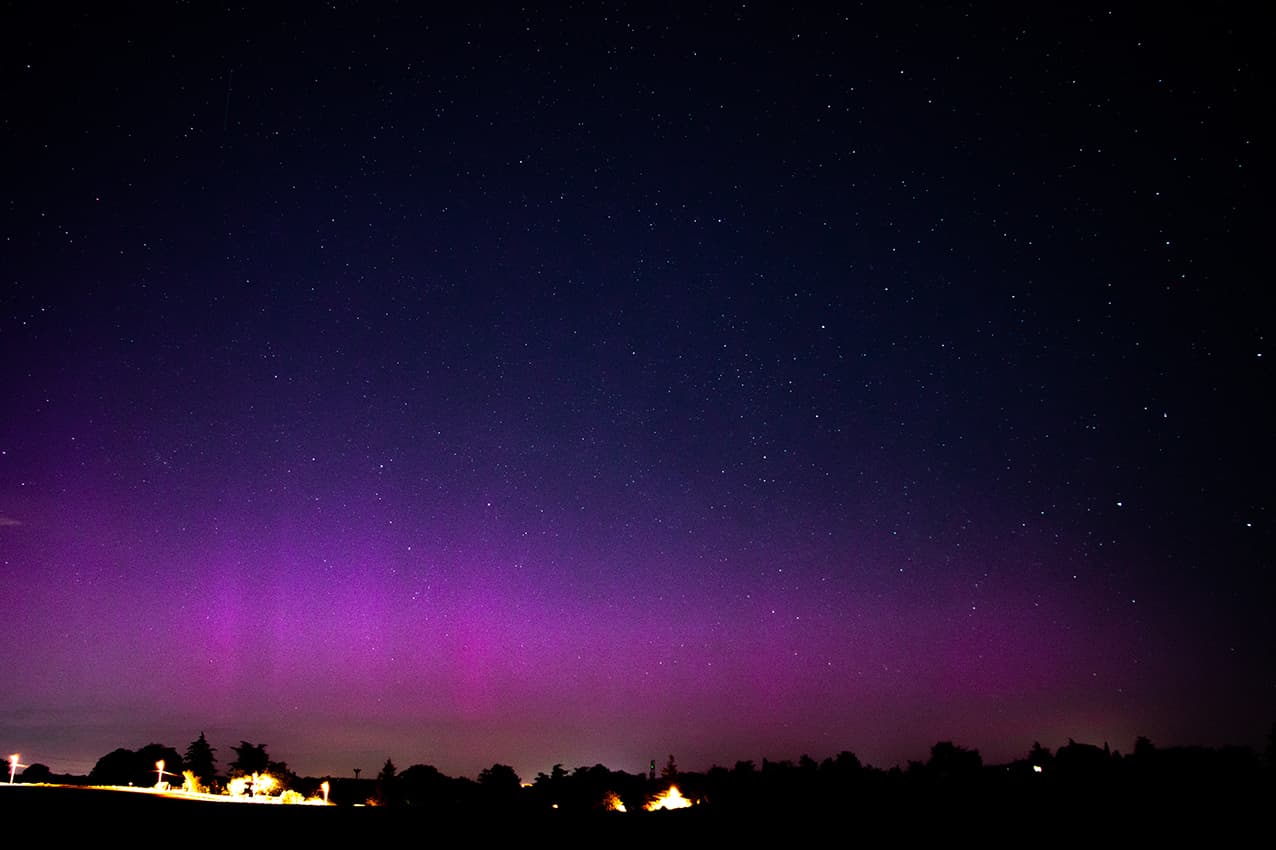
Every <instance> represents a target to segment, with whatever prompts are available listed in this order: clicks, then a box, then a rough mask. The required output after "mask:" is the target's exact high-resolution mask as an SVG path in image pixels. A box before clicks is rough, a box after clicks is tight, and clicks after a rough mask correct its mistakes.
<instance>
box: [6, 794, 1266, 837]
mask: <svg viewBox="0 0 1276 850" xmlns="http://www.w3.org/2000/svg"><path fill="white" fill-rule="evenodd" d="M1252 791H1253V792H1252V793H1248V792H1246V793H1226V794H1224V793H1218V794H1209V793H1207V794H1203V795H1202V794H1193V795H1175V794H1173V793H1170V794H1161V795H1156V796H1144V797H1142V798H1138V797H1129V796H1123V795H1120V794H1112V793H1102V794H1100V793H1094V794H1088V793H1080V794H1079V793H1075V792H1074V793H1069V794H1067V795H1060V796H1059V797H1057V798H1055V799H1048V798H1045V797H1042V796H1037V797H1035V798H1034V799H1029V798H1028V797H1026V796H1025V795H1015V796H1003V797H999V798H993V797H991V796H990V795H981V798H979V799H976V798H975V795H960V794H957V795H947V796H946V798H944V799H940V798H938V797H937V796H931V797H928V798H925V799H915V800H902V799H876V800H872V799H863V800H847V801H846V805H845V806H844V807H842V808H840V809H839V810H832V809H827V808H826V809H824V810H819V811H813V810H800V811H792V810H790V811H765V810H751V811H747V812H746V811H731V810H728V809H724V808H720V807H719V808H715V807H713V806H702V807H700V808H698V809H692V810H689V811H681V812H656V813H628V814H619V813H610V814H601V813H599V814H594V815H588V816H580V815H577V816H570V815H561V814H560V813H558V812H547V813H534V814H533V813H523V814H521V815H496V814H492V813H482V812H450V813H449V812H429V811H423V810H420V809H391V808H370V807H369V808H362V807H359V808H356V807H344V806H330V807H326V808H325V807H315V806H283V805H270V804H262V805H256V804H231V803H208V802H198V801H190V800H181V799H173V798H164V797H158V796H152V795H148V794H141V793H130V792H123V791H110V790H97V789H89V788H73V787H59V786H23V785H15V786H0V819H2V822H3V824H4V826H5V828H6V831H7V833H8V834H10V835H13V834H15V833H16V834H20V835H29V834H31V833H30V830H31V828H32V827H36V828H37V829H39V830H41V831H42V832H36V833H35V835H34V838H35V840H36V841H37V842H40V843H43V842H44V841H47V842H49V843H50V844H52V845H54V846H57V845H58V844H61V843H64V842H66V841H68V840H72V839H74V840H75V841H76V842H77V843H81V844H84V845H86V846H92V845H93V844H94V843H97V842H100V843H102V844H108V843H109V844H115V843H116V842H117V841H118V840H119V838H120V837H121V835H127V836H128V838H127V839H126V840H128V842H129V844H130V845H134V846H135V845H137V844H139V843H142V844H145V843H146V842H147V841H148V840H149V839H148V836H150V837H151V838H154V839H155V840H157V841H160V842H162V843H168V841H169V840H170V839H172V838H174V837H176V836H177V835H182V836H185V837H188V838H190V839H193V840H195V843H203V841H202V840H201V839H205V840H206V839H211V840H215V841H219V842H220V841H231V842H236V843H239V842H242V843H245V844H249V845H251V844H252V843H253V842H256V841H261V840H268V841H269V840H286V841H290V842H294V841H296V842H304V841H313V842H317V843H320V844H321V845H322V846H333V844H334V843H335V842H346V841H349V842H365V841H375V840H386V839H390V838H391V837H393V839H394V840H411V841H414V842H442V843H443V844H444V845H445V846H454V845H456V844H459V843H463V842H483V843H488V842H490V841H491V840H494V839H501V840H511V841H520V840H529V839H530V840H535V841H537V842H538V843H539V842H540V841H567V842H573V843H577V842H582V841H587V842H590V843H599V844H600V845H601V844H606V845H608V846H616V845H619V846H662V845H664V846H668V845H674V846H692V845H698V844H711V845H712V844H717V843H718V842H721V841H723V840H729V841H732V842H747V843H749V844H756V843H759V842H761V841H767V842H768V843H769V842H771V841H775V842H781V843H782V844H783V845H785V846H792V845H793V844H794V843H797V844H806V843H808V842H809V843H812V844H815V843H819V844H826V843H827V842H828V841H829V840H833V841H835V842H836V843H838V844H843V845H847V844H863V843H865V842H872V843H877V842H881V843H889V844H893V845H903V846H923V845H931V844H935V843H937V842H944V841H954V840H961V841H963V842H965V841H972V840H973V841H976V842H978V843H980V844H981V845H983V846H1007V847H1009V846H1020V847H1023V846H1029V847H1030V846H1039V845H1045V846H1060V845H1062V844H1065V843H1067V844H1076V843H1077V842H1086V843H1092V842H1093V843H1098V844H1100V845H1102V846H1111V845H1112V844H1113V843H1118V842H1119V843H1127V842H1129V843H1138V844H1141V845H1142V844H1144V843H1145V842H1147V841H1149V840H1157V841H1161V840H1171V839H1172V840H1176V843H1177V841H1181V840H1184V839H1196V840H1202V841H1209V842H1211V843H1214V842H1227V843H1232V842H1235V841H1241V840H1243V839H1245V837H1246V836H1248V835H1253V834H1255V833H1254V832H1253V830H1254V828H1256V827H1259V826H1260V824H1261V822H1263V821H1266V820H1269V819H1270V810H1271V807H1270V804H1271V799H1270V795H1268V794H1265V793H1262V791H1261V789H1252ZM1265 812H1266V813H1268V814H1266V815H1265V814H1264V813H1265ZM1260 834H1261V833H1260Z"/></svg>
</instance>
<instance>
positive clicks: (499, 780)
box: [478, 764, 522, 809]
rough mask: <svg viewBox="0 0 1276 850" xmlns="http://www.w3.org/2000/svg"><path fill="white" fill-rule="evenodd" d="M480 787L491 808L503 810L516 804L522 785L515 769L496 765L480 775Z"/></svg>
mask: <svg viewBox="0 0 1276 850" xmlns="http://www.w3.org/2000/svg"><path fill="white" fill-rule="evenodd" d="M478 785H479V791H480V792H481V793H482V795H483V798H484V800H485V801H486V803H487V804H488V805H489V806H491V807H493V808H502V809H503V808H508V807H509V806H512V805H513V804H514V801H515V800H516V799H517V798H518V792H519V788H520V787H521V785H522V783H521V782H520V780H519V778H518V774H517V773H516V772H515V771H514V768H512V767H510V766H509V765H507V764H494V765H492V766H491V767H488V768H484V769H483V771H482V772H481V773H479V775H478Z"/></svg>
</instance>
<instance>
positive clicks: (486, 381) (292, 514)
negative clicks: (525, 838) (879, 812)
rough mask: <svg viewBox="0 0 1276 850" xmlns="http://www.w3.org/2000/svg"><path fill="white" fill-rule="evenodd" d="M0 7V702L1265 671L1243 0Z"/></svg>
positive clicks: (701, 741) (1160, 699)
mask: <svg viewBox="0 0 1276 850" xmlns="http://www.w3.org/2000/svg"><path fill="white" fill-rule="evenodd" d="M532 5H537V6H539V5H540V4H532ZM1038 6H1043V7H1044V8H1037V7H1038ZM1028 7H1031V8H1028ZM0 14H2V15H3V18H4V22H3V25H0V32H3V35H2V36H0V48H2V49H0V57H3V58H2V60H0V61H3V69H4V70H3V74H2V75H0V77H2V81H0V86H2V88H3V102H4V110H3V115H2V116H0V131H2V135H0V138H2V139H3V144H2V147H3V150H4V169H3V175H4V177H3V182H4V190H3V193H2V197H3V209H2V212H0V215H2V218H0V365H2V369H3V371H2V372H0V411H2V414H0V609H2V610H3V611H4V612H5V618H4V624H5V632H6V639H5V647H6V648H5V649H4V651H3V653H0V747H3V748H7V749H4V752H6V753H7V752H11V751H17V752H21V753H22V754H23V756H24V760H25V761H39V762H42V763H45V764H49V765H50V766H51V767H52V768H53V769H54V770H55V771H61V770H67V771H80V772H87V770H88V769H89V768H90V767H92V764H93V762H94V761H95V760H96V759H97V758H98V757H99V756H100V755H102V754H104V753H106V752H108V751H110V750H112V749H114V748H116V747H119V746H128V747H138V746H141V745H142V744H145V743H147V742H149V741H152V740H158V741H161V742H163V743H166V744H169V745H171V746H175V747H178V748H179V749H182V748H184V747H185V745H186V743H187V742H189V741H190V740H191V739H193V738H194V737H196V736H197V735H198V734H199V732H200V731H201V730H203V731H206V732H207V733H208V737H209V739H210V741H211V742H212V743H213V744H214V746H217V747H218V748H219V750H220V752H219V755H220V756H221V757H222V763H223V765H224V764H225V762H226V761H227V760H229V758H231V757H232V753H231V752H230V750H229V745H230V744H232V743H236V742H238V741H239V740H240V739H241V738H246V739H250V740H252V741H254V742H256V741H260V742H264V743H266V744H267V745H268V747H269V750H270V753H271V755H272V756H273V757H275V758H281V759H285V760H287V761H288V762H289V764H290V765H291V766H292V767H293V768H294V769H296V770H298V771H300V772H302V773H311V774H323V773H333V774H346V775H348V774H349V773H350V770H351V769H352V768H353V767H356V766H358V767H362V768H363V769H364V770H365V771H370V772H371V771H375V770H376V769H377V768H378V767H379V766H380V764H381V763H382V762H383V760H384V759H385V758H386V757H387V756H389V757H392V758H393V759H394V760H395V762H396V764H398V765H400V766H405V765H407V764H411V763H416V762H424V763H430V764H434V765H436V766H437V767H439V768H440V769H441V770H443V771H444V772H446V773H451V774H454V775H468V776H473V775H474V774H476V773H477V772H478V770H480V769H481V768H483V767H485V766H487V765H490V764H492V763H493V762H498V761H499V762H503V763H507V764H511V765H513V766H514V767H515V768H516V769H517V770H518V771H519V773H520V774H522V775H523V776H524V778H530V777H531V776H534V775H535V773H536V772H537V771H541V770H545V771H547V770H548V769H549V767H550V766H551V765H553V764H554V763H556V762H563V763H565V764H567V765H568V766H569V767H570V766H575V765H578V764H594V763H597V762H601V763H604V764H606V765H608V766H609V767H611V768H613V769H625V770H631V771H639V770H643V769H644V768H645V767H646V765H647V762H648V761H649V760H650V759H652V758H655V759H657V761H658V763H663V761H664V759H665V758H666V757H667V754H669V753H674V754H676V756H677V758H678V762H679V764H680V765H681V766H682V767H684V768H688V769H703V768H707V767H708V766H710V765H711V764H714V763H719V764H727V765H729V764H733V763H734V761H735V760H737V759H755V760H760V759H761V758H762V757H763V756H767V757H770V758H796V757H797V756H798V755H800V754H802V753H810V754H812V755H814V756H815V757H817V758H820V757H823V756H825V755H829V754H832V753H836V752H838V751H839V750H842V749H852V750H854V751H855V752H856V753H857V754H859V755H860V757H861V758H862V759H864V760H865V761H868V762H871V763H873V764H877V765H879V766H890V765H893V764H897V763H902V762H903V761H905V760H907V759H910V758H924V756H925V754H926V752H927V751H928V748H929V746H930V745H931V744H932V743H934V742H935V741H937V740H948V739H951V740H954V741H957V742H958V743H960V744H962V745H964V746H971V747H977V748H979V749H980V750H981V752H982V753H983V755H984V758H985V760H986V761H998V760H1005V759H1010V758H1014V757H1017V756H1019V755H1022V754H1023V753H1025V752H1026V751H1027V750H1028V748H1029V747H1030V746H1031V744H1032V742H1033V741H1034V740H1040V741H1041V742H1042V743H1043V744H1045V745H1046V746H1050V747H1054V746H1058V745H1059V744H1061V743H1064V742H1065V741H1066V740H1067V738H1068V737H1070V736H1071V737H1075V738H1077V739H1078V740H1085V741H1093V742H1102V741H1105V740H1106V741H1110V742H1111V743H1112V746H1113V747H1115V748H1118V749H1122V750H1125V749H1128V748H1129V747H1130V746H1131V743H1132V741H1133V739H1134V737H1135V736H1136V735H1140V734H1144V735H1148V736H1150V737H1151V738H1152V739H1153V740H1154V741H1155V742H1156V743H1158V744H1165V745H1169V744H1176V743H1196V744H1208V745H1218V744H1226V743H1249V744H1258V743H1259V742H1261V741H1262V740H1263V739H1264V738H1265V736H1266V733H1267V730H1268V729H1269V728H1270V724H1271V722H1272V720H1273V719H1276V637H1274V636H1273V631H1272V628H1271V620H1270V612H1271V611H1272V608H1273V602H1276V599H1274V595H1273V592H1272V589H1271V586H1272V580H1271V571H1272V562H1273V558H1272V553H1273V551H1276V548H1274V546H1273V533H1272V529H1273V516H1272V510H1271V504H1270V497H1271V472H1272V469H1273V464H1272V459H1273V458H1272V451H1271V448H1270V443H1271V439H1272V434H1273V431H1274V429H1273V424H1274V423H1273V405H1272V400H1271V388H1272V386H1273V382H1272V378H1271V375H1270V363H1271V361H1272V359H1273V358H1276V354H1273V353H1272V351H1271V345H1270V343H1271V341H1270V340H1268V339H1267V336H1268V335H1269V328H1270V326H1271V324H1272V318H1273V316H1272V309H1271V306H1270V305H1271V303H1272V302H1271V301H1270V300H1266V299H1265V298H1264V297H1263V294H1264V291H1265V289H1266V285H1264V284H1263V283H1262V281H1263V280H1265V279H1266V276H1265V275H1264V274H1262V273H1261V272H1260V268H1262V267H1265V266H1266V265H1267V264H1268V251H1267V248H1268V245H1269V242H1270V234H1269V233H1268V232H1267V229H1268V228H1267V227H1266V226H1262V227H1260V224H1261V222H1263V221H1265V220H1267V219H1268V213H1269V209H1268V199H1269V196H1270V195H1269V193H1270V188H1271V184H1270V179H1269V178H1270V165H1269V164H1270V150H1271V145H1272V140H1271V138H1270V135H1269V131H1263V130H1262V129H1261V127H1262V126H1264V125H1265V123H1266V120H1267V119H1268V118H1270V112H1271V101H1270V77H1269V76H1268V75H1267V74H1266V72H1265V71H1264V70H1263V69H1262V68H1261V67H1260V66H1259V64H1258V63H1259V57H1260V56H1261V52H1260V51H1261V50H1262V49H1263V47H1262V46H1261V45H1260V42H1259V38H1258V36H1259V34H1260V33H1261V32H1263V31H1265V30H1264V27H1262V26H1260V25H1259V23H1258V21H1257V20H1256V19H1250V18H1248V17H1246V15H1247V14H1248V13H1245V12H1243V11H1242V10H1241V9H1240V8H1239V7H1235V6H1233V7H1226V6H1224V7H1213V6H1211V7H1209V8H1208V9H1203V10H1202V9H1198V10H1193V11H1191V12H1187V11H1175V12H1170V13H1168V14H1167V13H1166V12H1165V11H1164V10H1158V11H1157V12H1156V13H1155V14H1149V13H1147V12H1146V11H1143V10H1134V9H1125V8H1120V7H1119V5H1118V7H1117V8H1112V9H1110V8H1108V7H1106V6H1100V5H1087V4H1079V5H1078V4H1067V8H1066V9H1061V8H1054V7H1051V6H1047V5H1045V4H1015V5H1014V6H1010V7H998V6H996V5H994V4H975V6H974V8H967V7H966V6H965V5H959V4H933V5H930V4H923V5H905V4H872V3H870V4H865V5H853V4H836V5H825V4H810V3H800V4H799V3H793V4H763V3H754V2H740V3H733V4H725V3H723V4H711V5H703V6H701V5H700V4H670V5H667V6H665V5H650V4H636V3H635V4H628V3H622V4H614V3H608V4H601V5H595V4H571V5H560V4H546V6H545V7H544V8H540V9H524V8H519V7H517V6H506V5H486V4H473V5H472V6H471V5H464V4H462V6H461V7H459V8H448V9H446V10H441V9H439V8H433V4H417V3H404V4H381V3H365V4H354V3H333V4H322V5H321V4H317V3H315V4H303V5H298V6H290V7H275V6H272V7H271V8H270V9H269V10H264V9H263V8H259V4H245V5H231V6H230V7H227V6H226V5H225V4H217V5H215V4H194V5H188V4H172V5H169V4H140V5H137V6H134V7H132V8H130V9H128V10H120V9H118V8H115V7H113V6H109V5H107V4H101V5H99V4H93V5H92V6H91V7H90V8H86V9H74V8H71V9H58V10H57V11H56V12H48V11H40V10H38V9H37V8H36V7H35V4H9V5H7V6H6V8H5V10H4V11H3V13H0ZM1253 14H1255V15H1256V14H1257V13H1256V12H1255V13H1253ZM1263 151H1268V154H1264V153H1263Z"/></svg>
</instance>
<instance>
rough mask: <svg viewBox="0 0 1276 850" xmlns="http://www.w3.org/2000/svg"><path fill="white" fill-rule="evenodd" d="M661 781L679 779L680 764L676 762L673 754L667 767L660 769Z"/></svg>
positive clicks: (666, 763)
mask: <svg viewBox="0 0 1276 850" xmlns="http://www.w3.org/2000/svg"><path fill="white" fill-rule="evenodd" d="M660 778H661V779H677V778H678V762H677V761H675V760H674V757H673V753H670V754H669V761H667V762H665V766H664V767H662V768H661V769H660Z"/></svg>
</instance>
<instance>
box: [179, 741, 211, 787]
mask: <svg viewBox="0 0 1276 850" xmlns="http://www.w3.org/2000/svg"><path fill="white" fill-rule="evenodd" d="M216 752H217V751H216V750H214V749H213V748H212V747H210V746H209V745H208V740H207V739H206V738H205V737H204V733H203V732H200V733H199V737H198V738H196V739H195V740H193V741H191V742H190V745H189V746H187V747H186V756H185V759H184V761H185V762H186V769H187V770H189V771H190V772H191V773H193V774H195V776H196V778H198V779H199V781H200V782H202V783H203V784H205V785H208V784H210V783H211V782H212V781H213V777H214V776H216V774H217V759H216V757H215V754H216Z"/></svg>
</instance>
